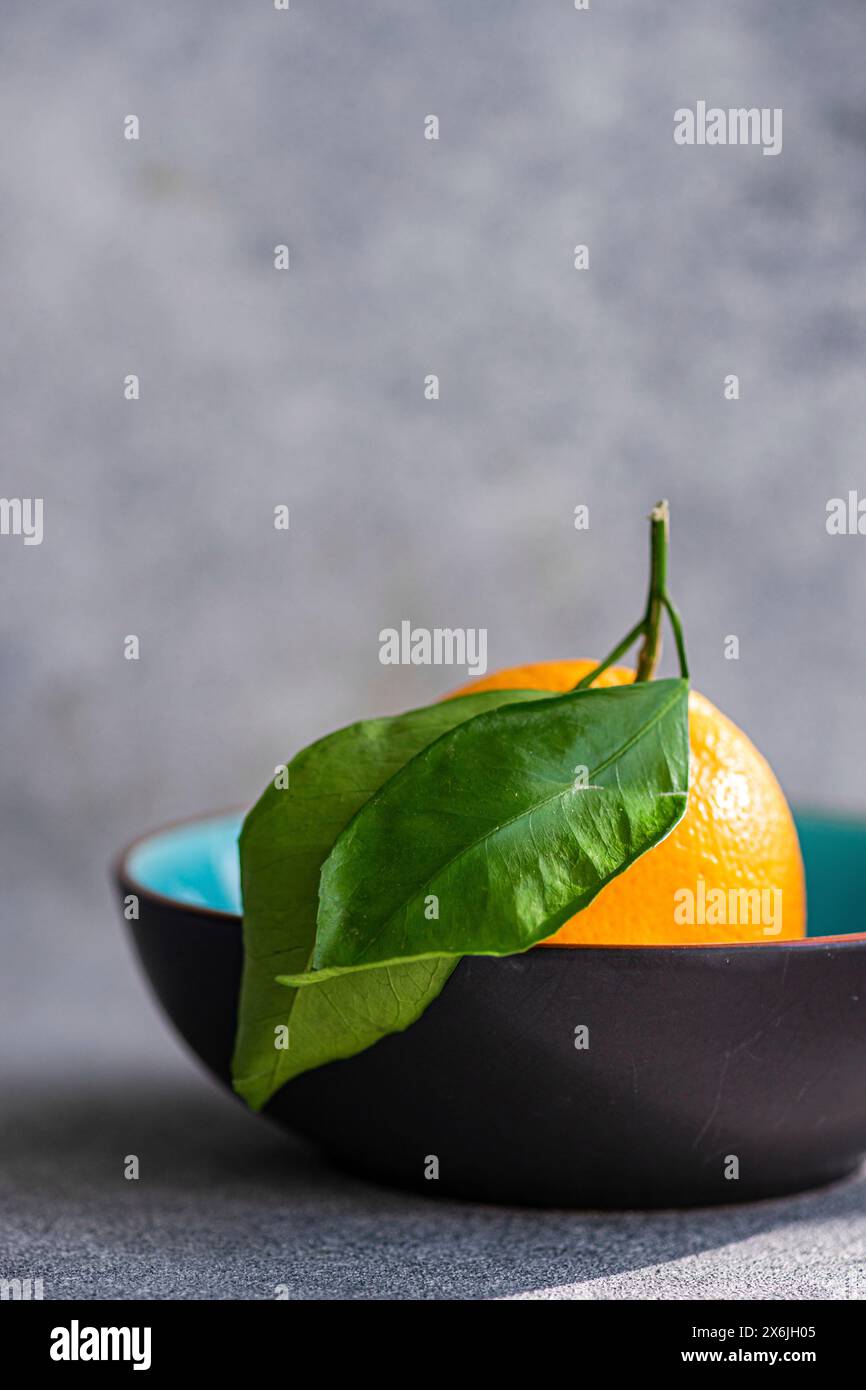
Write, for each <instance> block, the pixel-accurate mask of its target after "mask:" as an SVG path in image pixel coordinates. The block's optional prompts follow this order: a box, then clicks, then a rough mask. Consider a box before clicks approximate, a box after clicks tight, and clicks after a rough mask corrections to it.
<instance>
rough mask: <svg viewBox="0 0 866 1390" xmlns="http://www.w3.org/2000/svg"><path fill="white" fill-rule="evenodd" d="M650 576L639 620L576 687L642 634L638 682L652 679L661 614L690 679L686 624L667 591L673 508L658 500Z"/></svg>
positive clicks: (682, 669)
mask: <svg viewBox="0 0 866 1390" xmlns="http://www.w3.org/2000/svg"><path fill="white" fill-rule="evenodd" d="M649 521H650V577H649V592H648V594H647V604H646V610H645V612H644V615H643V617H642V618H641V620H640V622H638V623H635V625H634V627H633V628H632V629H631V631H630V632H629V633H627V634H626V636H625V637H624V638H623V639H622V641H621V642H619V643H618V644H617V646H615V647H614V649H613V651H612V652H609V653H608V655H607V656H606V657H605V659H604V661H602V662H600V664H599V665H598V666H596V667H595V668H594V670H592V671H590V672H589V673H588V674H587V675H585V676H584V678H583V680H582V681H578V683H577V685H576V686H575V687H574V688H575V690H586V689H588V688H589V686H591V685H592V683H593V681H595V680H597V679H598V677H599V676H600V675H601V673H602V671H606V670H607V668H608V666H612V665H613V663H614V662H615V661H618V660H619V659H620V657H621V656H624V655H625V653H626V652H627V651H628V649H629V647H631V646H632V644H633V643H634V642H636V641H637V639H638V637H643V642H642V643H641V648H640V652H639V653H638V661H637V672H636V674H635V681H636V682H637V681H648V680H652V678H653V676H654V675H655V673H656V669H657V667H658V664H659V661H660V659H661V654H662V634H661V622H662V615H663V614H664V613H667V615H668V618H669V619H670V624H671V627H672V629H673V634H674V641H675V643H676V648H677V655H678V657H679V663H680V674H681V675H682V676H683V678H684V679H686V680H688V676H689V667H688V661H687V660H686V647H685V641H684V639H683V624H682V619H681V618H680V615H679V613H678V612H677V609H676V607H675V606H674V603H673V600H672V599H671V596H670V594H669V593H668V538H669V532H670V510H669V508H668V504H667V502H664V501H662V502H657V503H656V505H655V506H654V507H653V509H652V511H651V512H650V516H649Z"/></svg>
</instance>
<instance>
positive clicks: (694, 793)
mask: <svg viewBox="0 0 866 1390" xmlns="http://www.w3.org/2000/svg"><path fill="white" fill-rule="evenodd" d="M597 664H598V663H597V662H594V661H540V662H535V663H534V664H532V665H529V666H514V667H511V668H509V669H508V670H505V671H498V672H496V673H494V674H493V675H489V676H483V677H482V678H481V679H480V680H477V681H473V682H472V683H471V684H470V685H466V686H463V687H462V688H461V689H460V690H457V691H455V692H454V694H455V695H468V694H472V693H475V692H476V691H479V690H549V691H554V692H563V691H566V690H571V689H572V687H573V686H575V685H576V684H577V682H578V681H579V680H581V679H582V678H583V676H585V675H586V674H587V672H588V671H591V670H592V669H593V667H594V666H596V665H597ZM633 680H634V671H629V670H626V669H625V668H624V667H622V666H612V667H609V668H608V670H607V671H604V672H603V673H602V675H601V676H599V678H598V681H597V682H595V686H596V688H598V687H602V686H612V685H625V684H628V683H629V682H631V681H633ZM447 698H449V699H450V698H453V697H452V696H448V697H447ZM689 745H690V750H691V767H690V774H689V781H690V789H689V800H688V806H687V809H686V813H685V815H684V816H683V818H682V820H681V821H680V822H679V824H678V825H676V826H675V828H674V829H673V830H672V831H671V833H670V835H668V836H667V838H666V839H664V840H662V841H661V843H660V844H658V845H656V846H655V848H654V849H651V850H648V851H647V853H646V854H644V855H642V856H641V858H640V859H638V860H637V861H636V862H635V863H634V864H632V865H631V867H630V868H628V869H626V870H625V872H624V873H622V874H619V875H618V877H617V878H615V879H613V880H612V881H611V882H610V883H608V884H607V885H606V887H604V888H603V889H602V890H601V892H600V893H599V894H598V896H597V897H596V898H594V899H593V901H592V902H591V903H590V904H589V906H588V907H586V908H584V910H583V912H579V913H578V914H577V916H575V917H572V918H571V919H570V921H568V922H566V923H565V924H564V926H562V927H560V929H559V931H558V932H557V933H556V934H555V935H554V936H551V937H549V938H548V940H547V941H545V942H542V945H545V946H588V945H594V946H683V945H715V944H722V943H724V942H734V941H753V942H754V941H760V942H763V943H764V944H765V945H766V944H767V943H768V942H773V941H784V940H793V939H796V938H799V937H802V936H805V933H806V890H805V881H804V876H803V861H802V859H801V856H800V845H799V842H798V840H797V831H796V829H795V827H794V820H793V817H792V815H791V811H790V809H789V807H788V803H787V801H786V800H785V796H784V793H783V792H782V789H781V787H780V786H779V784H778V782H777V781H776V778H775V776H774V775H773V771H772V769H771V768H770V766H769V764H768V763H767V762H766V761H765V759H764V758H763V757H762V756H761V754H760V753H759V752H758V750H757V748H756V747H755V746H754V744H753V743H752V742H751V740H750V739H748V738H747V737H746V735H745V734H744V733H743V732H742V730H741V729H738V728H737V726H736V724H733V723H732V722H731V720H730V719H728V718H726V716H725V715H724V714H722V713H721V712H720V711H719V710H717V709H716V707H715V705H712V704H710V702H709V700H707V699H705V698H704V696H703V695H699V694H698V693H697V691H692V692H691V693H690V695H689ZM699 877H701V878H703V879H704V882H705V884H706V891H707V894H708V895H709V893H710V890H711V889H713V888H721V889H723V890H724V891H725V894H726V899H725V901H726V902H727V893H728V891H729V890H730V889H747V890H748V889H758V890H762V889H763V890H766V889H769V890H773V889H776V888H778V889H781V900H780V901H781V912H780V913H779V914H778V915H777V916H776V918H775V925H777V926H778V924H779V920H780V919H781V926H782V929H781V931H779V932H774V933H773V934H772V935H770V934H767V933H765V931H764V926H763V925H762V924H761V923H760V922H754V923H753V922H751V921H746V922H735V923H733V924H731V923H730V922H728V923H727V924H725V925H712V924H707V923H699V922H695V923H693V924H691V923H678V922H676V921H675V919H674V910H675V903H676V902H677V901H680V902H682V898H680V899H679V900H677V899H675V897H674V895H675V894H676V893H677V892H678V891H679V890H682V889H684V888H687V889H690V890H691V892H692V893H693V894H696V893H697V891H698V878H699ZM711 901H712V899H710V898H709V897H708V899H707V902H708V903H709V902H711ZM769 901H772V902H779V899H778V898H777V897H776V896H775V895H774V896H773V898H772V899H770V900H769ZM693 915H694V916H698V915H699V914H698V913H694V914H693ZM705 915H712V914H705ZM727 915H728V916H730V915H732V914H730V913H728V914H727ZM733 915H739V916H741V917H742V916H751V915H752V914H746V913H742V912H740V913H739V914H733Z"/></svg>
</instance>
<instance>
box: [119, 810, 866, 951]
mask: <svg viewBox="0 0 866 1390" xmlns="http://www.w3.org/2000/svg"><path fill="white" fill-rule="evenodd" d="M249 810H250V808H249V807H239V806H237V805H235V806H226V807H223V809H222V810H216V811H206V812H199V813H198V814H196V815H186V816H177V817H175V818H174V819H173V820H170V821H163V822H162V823H161V824H160V825H158V826H154V827H153V829H151V830H146V831H144V832H143V833H142V834H140V835H136V837H135V839H134V840H130V841H129V842H128V843H127V844H126V845H125V846H124V848H123V849H121V850H120V851H119V852H118V853H117V854H115V856H114V858H113V860H112V866H111V869H112V876H113V878H114V880H115V881H116V882H117V883H118V884H119V885H120V886H121V887H122V888H128V889H129V890H130V891H131V892H132V893H133V894H135V895H136V896H137V897H143V898H146V899H147V900H149V901H150V902H151V903H153V904H155V905H156V906H158V907H168V908H172V909H173V910H174V911H176V912H182V913H185V914H187V915H188V916H191V917H201V918H204V919H206V920H211V921H212V920H213V919H214V918H216V919H217V920H218V921H222V922H232V923H235V924H236V925H237V926H238V927H241V926H242V925H243V916H242V915H241V914H240V913H238V912H226V910H225V909H224V908H221V907H200V906H199V905H198V904H197V903H185V902H184V901H183V900H182V899H181V898H171V897H169V896H168V894H166V893H158V892H157V891H156V890H155V889H153V888H148V887H147V886H146V885H145V884H143V883H140V882H139V881H138V880H137V879H136V878H135V876H134V875H133V874H132V872H131V870H130V867H129V860H130V858H131V857H132V855H133V854H134V853H135V851H136V850H137V849H138V848H139V847H140V846H141V845H143V844H145V843H146V842H147V841H148V840H154V839H156V837H157V836H158V835H163V834H166V833H167V832H168V831H170V830H178V829H180V828H181V827H182V826H185V825H194V824H196V823H202V824H206V823H207V822H208V821H217V820H224V819H225V818H226V817H227V816H237V815H240V816H241V817H242V818H245V817H246V815H247V814H248V812H249ZM800 816H801V818H802V819H813V820H814V819H820V820H823V821H838V822H839V823H840V824H844V825H852V824H855V825H862V826H863V828H864V829H866V818H864V819H860V818H858V817H856V816H854V815H848V814H846V813H845V812H833V811H822V810H819V809H817V808H812V807H804V808H803V810H801V812H800ZM863 943H866V931H862V932H843V933H842V934H841V935H839V936H803V937H796V938H791V937H788V938H783V939H782V940H779V941H705V942H700V943H696V942H688V941H684V942H681V943H680V942H676V941H665V942H658V943H657V944H651V945H647V944H645V943H636V944H631V945H629V944H628V943H627V942H614V943H600V942H583V941H580V942H575V943H574V944H572V945H568V946H546V945H544V944H543V943H542V942H538V943H536V945H535V946H530V947H529V948H528V950H527V951H522V952H520V953H519V954H521V955H530V954H531V953H532V952H533V951H543V952H544V953H545V954H549V953H552V952H554V951H555V952H558V953H559V954H561V955H573V954H574V952H575V951H652V952H655V953H658V952H659V951H676V952H683V951H693V952H698V951H712V952H718V951H724V950H727V951H754V950H762V949H763V950H773V951H776V950H778V949H779V947H782V946H795V947H797V948H799V949H803V948H804V947H805V948H809V947H811V948H812V949H816V950H824V949H825V947H827V946H851V947H854V946H857V945H862V944H863ZM490 959H492V960H507V959H508V957H507V956H500V957H497V956H491V957H490Z"/></svg>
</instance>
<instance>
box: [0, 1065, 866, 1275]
mask: <svg viewBox="0 0 866 1390" xmlns="http://www.w3.org/2000/svg"><path fill="white" fill-rule="evenodd" d="M5 1121H6V1123H5V1125H4V1128H5V1129H6V1139H5V1142H4V1148H5V1154H4V1164H3V1167H4V1182H3V1186H2V1189H0V1216H2V1229H3V1232H4V1235H3V1238H2V1246H3V1248H2V1251H0V1268H2V1269H4V1270H8V1271H9V1273H10V1274H13V1275H18V1276H19V1277H27V1276H28V1275H29V1276H31V1277H37V1276H41V1277H42V1278H43V1281H44V1295H45V1297H46V1298H63V1297H69V1296H76V1297H86V1298H100V1299H102V1298H125V1297H130V1296H132V1297H137V1298H250V1299H270V1298H274V1297H276V1295H277V1289H278V1287H279V1286H284V1290H285V1291H286V1292H287V1294H288V1296H289V1297H290V1298H292V1299H296V1298H472V1299H479V1298H480V1299H489V1298H515V1297H520V1298H581V1299H616V1298H672V1299H679V1298H736V1299H774V1298H776V1299H777V1298H786V1299H801V1298H819V1299H832V1300H841V1299H849V1298H863V1297H864V1296H866V1217H864V1212H863V1184H862V1181H857V1182H849V1183H845V1184H840V1185H837V1186H836V1187H833V1188H828V1189H825V1190H824V1191H822V1192H819V1193H815V1194H811V1195H804V1196H800V1197H795V1198H789V1199H785V1200H781V1201H773V1202H759V1203H753V1204H750V1205H747V1206H735V1207H728V1208H717V1209H708V1210H705V1211H699V1212H694V1211H692V1212H658V1213H627V1212H624V1213H614V1214H610V1213H579V1212H568V1211H529V1210H521V1209H503V1208H497V1207H492V1206H469V1205H462V1204H459V1203H455V1202H447V1201H437V1200H436V1199H435V1198H431V1199H430V1200H429V1201H423V1200H419V1199H418V1198H414V1197H411V1196H407V1195H404V1194H401V1193H394V1192H389V1191H387V1190H385V1189H380V1188H376V1187H373V1186H370V1185H367V1184H366V1183H362V1182H359V1181H355V1180H354V1179H352V1178H348V1177H346V1176H344V1175H343V1174H341V1173H339V1172H337V1171H336V1170H335V1169H333V1168H331V1167H330V1166H329V1165H328V1164H327V1163H326V1162H324V1161H323V1160H322V1159H320V1158H319V1157H318V1156H317V1155H316V1154H314V1153H313V1152H312V1151H311V1150H309V1149H307V1148H306V1147H304V1146H301V1145H300V1144H298V1145H297V1146H295V1145H292V1144H291V1143H290V1142H289V1141H287V1140H286V1139H285V1137H284V1136H282V1135H281V1134H279V1133H277V1132H276V1131H273V1130H270V1129H269V1128H268V1127H266V1126H265V1125H264V1124H263V1122H262V1121H260V1120H255V1119H253V1118H252V1117H251V1116H249V1115H247V1114H246V1113H245V1112H243V1111H242V1110H241V1109H240V1107H236V1106H234V1105H233V1104H232V1103H231V1101H229V1100H228V1099H227V1098H225V1097H223V1096H220V1095H217V1094H215V1093H213V1092H210V1093H209V1091H208V1083H207V1082H205V1081H203V1080H202V1081H201V1082H199V1084H193V1082H192V1081H191V1080H190V1079H188V1078H185V1077H172V1078H171V1079H170V1080H169V1079H159V1078H157V1077H155V1076H152V1075H146V1074H142V1073H141V1072H140V1071H136V1070H135V1069H134V1068H133V1069H130V1070H129V1071H128V1072H127V1073H126V1075H125V1079H124V1084H123V1086H119V1085H118V1083H117V1080H116V1077H115V1076H114V1075H113V1074H112V1073H107V1074H106V1075H105V1076H102V1075H100V1076H98V1077H96V1078H94V1077H92V1076H91V1077H90V1078H88V1079H86V1080H85V1079H82V1078H81V1077H76V1078H75V1080H74V1081H71V1080H67V1079H61V1080H59V1081H56V1082H55V1083H54V1084H52V1085H43V1086H41V1087H39V1088H38V1090H37V1091H36V1093H35V1094H34V1093H33V1092H32V1091H31V1092H29V1093H28V1094H26V1095H23V1094H18V1095H15V1096H14V1098H13V1099H12V1100H11V1103H10V1104H9V1105H8V1106H7V1108H6V1116H5ZM130 1153H135V1154H137V1155H138V1157H139V1160H140V1173H141V1176H140V1178H139V1180H138V1181H137V1182H130V1181H126V1180H125V1179H124V1178H123V1176H122V1173H123V1159H124V1157H125V1155H127V1154H130Z"/></svg>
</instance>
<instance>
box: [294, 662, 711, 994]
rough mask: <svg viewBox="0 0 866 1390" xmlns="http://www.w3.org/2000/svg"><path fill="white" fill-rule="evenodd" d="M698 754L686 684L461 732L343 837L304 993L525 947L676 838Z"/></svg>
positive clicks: (645, 686)
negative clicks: (367, 973) (394, 967)
mask: <svg viewBox="0 0 866 1390" xmlns="http://www.w3.org/2000/svg"><path fill="white" fill-rule="evenodd" d="M688 757H689V743H688V683H687V682H686V681H685V680H661V681H648V682H643V683H640V684H635V685H628V686H622V687H619V688H610V689H603V690H592V689H590V690H583V691H577V692H572V693H570V694H567V695H561V696H556V697H554V698H552V699H537V700H535V701H533V702H532V703H531V704H525V705H512V706H508V707H502V708H498V709H495V710H492V711H490V712H488V713H485V714H479V715H477V716H476V717H475V718H473V719H472V720H470V721H468V722H466V723H462V724H460V725H458V726H457V727H455V728H453V729H451V730H450V731H449V732H448V733H445V734H443V735H442V736H441V737H440V738H439V739H437V740H436V742H435V743H431V744H430V745H429V746H428V747H427V748H425V749H424V751H423V752H421V753H419V754H418V755H417V756H416V757H415V758H413V759H412V761H411V762H409V763H407V764H406V766H405V767H404V768H403V769H402V770H401V771H400V772H398V773H397V774H396V775H395V776H394V777H392V778H391V780H390V781H389V782H387V783H386V784H385V785H384V786H382V788H381V790H380V791H379V792H378V793H377V794H376V795H375V796H373V797H371V798H370V799H369V800H368V801H367V802H366V804H365V805H364V807H363V809H362V810H361V811H360V812H359V813H358V814H357V815H356V816H355V818H354V819H353V820H352V822H351V823H350V824H349V825H348V826H347V828H346V829H345V830H344V831H343V832H342V834H341V835H339V836H338V838H337V840H336V842H335V844H334V847H333V849H332V850H331V852H330V854H329V856H328V858H327V860H326V862H325V865H324V868H323V870H322V876H321V882H320V887H319V912H318V926H317V932H316V944H315V949H314V952H313V960H312V966H313V969H312V972H308V973H307V974H306V975H305V977H304V979H303V980H300V981H299V980H297V979H295V980H294V983H301V984H306V985H316V986H317V987H318V988H324V985H323V984H322V983H321V982H322V981H332V982H333V981H334V980H335V979H338V978H340V976H341V974H343V973H344V972H347V971H348V972H357V971H363V970H365V969H367V968H369V967H371V966H379V967H381V966H382V965H384V964H393V963H396V962H401V963H402V962H406V961H424V960H428V961H429V960H435V959H436V958H440V959H441V958H442V957H446V958H454V957H459V956H463V955H494V956H502V955H509V954H512V953H514V952H517V951H525V950H526V949H527V948H528V947H530V946H532V945H533V944H534V943H535V942H537V941H540V940H542V939H543V938H544V937H547V936H550V935H551V933H552V932H554V931H556V929H557V928H558V927H559V926H561V925H562V923H563V922H565V921H567V919H568V918H569V917H571V916H572V915H573V914H574V913H576V912H579V911H580V910H581V909H582V908H584V907H586V906H587V904H588V903H589V902H591V901H592V899H593V898H594V897H595V896H596V894H597V893H598V892H599V891H600V890H601V889H602V888H603V887H604V886H605V884H606V883H609V882H610V880H611V879H612V878H614V877H615V876H616V875H617V874H620V873H622V872H623V870H625V869H627V868H628V867H629V865H630V864H632V863H634V861H635V860H636V859H637V858H638V857H639V856H640V855H642V854H644V853H645V852H646V851H647V850H648V849H651V848H652V846H653V845H655V844H657V843H658V842H659V841H660V840H662V839H663V838H664V837H665V835H667V834H668V833H669V832H670V831H671V830H672V829H673V827H674V826H675V825H676V823H677V821H678V820H679V819H680V817H681V816H682V815H683V813H684V811H685V807H686V796H687V787H688ZM587 783H588V785H586V784H587ZM436 913H438V915H434V914H436ZM354 978H355V980H356V981H357V979H358V975H355V976H354ZM305 993H306V994H313V995H315V993H316V989H309V988H308V989H306V990H305Z"/></svg>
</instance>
